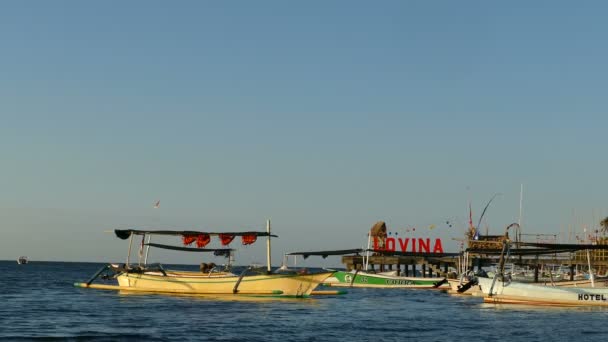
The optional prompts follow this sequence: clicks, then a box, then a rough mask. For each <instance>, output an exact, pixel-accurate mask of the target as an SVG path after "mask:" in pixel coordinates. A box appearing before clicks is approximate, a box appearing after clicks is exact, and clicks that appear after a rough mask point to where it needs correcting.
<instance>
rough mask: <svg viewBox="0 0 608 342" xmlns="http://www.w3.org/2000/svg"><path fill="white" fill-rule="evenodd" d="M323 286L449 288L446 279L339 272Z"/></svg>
mask: <svg viewBox="0 0 608 342" xmlns="http://www.w3.org/2000/svg"><path fill="white" fill-rule="evenodd" d="M323 285H325V286H334V287H377V288H449V287H450V285H449V283H448V282H447V281H446V279H445V278H420V277H401V276H397V275H395V272H385V273H370V272H366V271H350V272H347V271H337V272H336V273H334V274H333V275H332V276H331V277H329V278H327V279H326V280H325V281H324V282H323Z"/></svg>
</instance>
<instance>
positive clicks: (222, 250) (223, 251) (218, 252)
mask: <svg viewBox="0 0 608 342" xmlns="http://www.w3.org/2000/svg"><path fill="white" fill-rule="evenodd" d="M144 246H150V247H156V248H163V249H171V250H174V251H184V252H199V253H200V252H203V253H205V252H207V253H213V254H215V255H226V254H229V253H230V252H232V251H234V249H232V248H191V247H181V246H171V245H163V244H160V243H151V242H150V243H144Z"/></svg>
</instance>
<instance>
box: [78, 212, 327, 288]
mask: <svg viewBox="0 0 608 342" xmlns="http://www.w3.org/2000/svg"><path fill="white" fill-rule="evenodd" d="M115 234H116V236H117V237H119V238H121V239H129V240H130V241H129V252H128V255H127V262H126V263H125V264H124V265H117V264H110V265H106V266H104V267H103V268H102V269H100V270H99V271H98V272H97V273H96V274H95V275H94V276H93V277H92V278H91V279H89V280H88V281H87V282H85V283H75V284H74V286H77V287H83V288H94V289H109V290H121V291H132V292H151V293H171V294H190V295H193V294H194V295H199V294H200V295H205V294H213V295H218V294H222V295H223V294H229V295H253V296H274V297H307V296H309V295H311V293H313V290H314V289H315V288H316V287H317V286H318V285H319V284H321V283H323V281H325V279H327V278H328V277H330V276H331V275H332V273H333V272H322V273H314V274H309V273H307V272H295V271H280V270H277V272H272V270H271V264H270V262H271V259H270V238H271V237H277V236H276V235H272V234H270V221H268V223H267V229H266V232H252V231H249V232H233V233H209V232H200V231H170V230H156V231H153V230H135V229H127V230H120V229H117V230H115ZM136 235H141V236H142V246H146V253H145V258H144V260H143V266H142V260H141V254H140V263H139V264H138V265H131V264H130V262H129V261H130V260H129V259H130V255H131V246H132V244H133V237H134V236H136ZM153 235H165V236H167V235H173V236H182V237H183V239H184V243H185V244H187V242H188V241H189V242H190V243H192V242H194V241H196V242H197V246H199V248H190V247H181V246H171V245H162V244H157V243H151V242H150V238H151V236H153ZM212 236H218V237H219V238H220V239H221V240H222V244H224V245H226V244H227V243H229V242H230V241H232V239H234V237H236V236H240V237H242V239H243V244H250V243H253V242H255V241H256V239H257V237H260V236H265V237H267V242H266V246H267V248H266V249H267V267H266V268H265V269H263V270H261V269H259V268H258V269H256V268H254V267H247V268H245V269H244V270H243V271H242V272H240V274H235V273H232V272H230V271H229V270H223V271H216V270H215V268H212V269H201V271H200V272H196V271H172V270H165V269H164V268H163V267H162V266H161V265H160V264H154V265H147V264H146V262H147V258H148V251H149V248H150V247H156V248H165V249H172V250H179V251H188V252H213V253H214V254H215V255H224V256H229V255H230V253H231V252H232V251H233V250H232V249H228V248H224V249H208V248H202V247H204V246H205V245H206V244H207V243H208V242H209V239H210V237H212ZM146 239H147V242H146V243H144V241H146ZM226 241H227V243H226ZM100 276H101V277H102V278H103V279H116V280H117V282H118V285H109V284H98V283H93V281H95V280H96V279H97V278H98V277H100Z"/></svg>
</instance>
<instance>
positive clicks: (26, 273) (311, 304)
mask: <svg viewBox="0 0 608 342" xmlns="http://www.w3.org/2000/svg"><path fill="white" fill-rule="evenodd" d="M101 266H103V264H95V263H62V262H36V261H31V262H30V263H29V264H26V265H18V264H17V262H16V261H0V274H1V278H0V279H1V280H0V289H1V291H0V340H9V341H10V340H43V341H53V340H57V341H64V340H68V341H69V340H74V341H123V340H124V341H281V342H282V341H468V340H475V341H494V340H507V339H508V340H510V341H576V340H582V341H591V340H595V341H605V340H606V334H607V333H608V325H607V324H606V322H607V321H608V309H604V308H594V309H587V308H539V307H529V306H514V305H510V306H505V305H493V304H483V303H482V302H481V299H480V298H474V297H457V296H452V295H449V294H447V293H445V292H442V291H438V290H413V289H346V290H347V291H348V293H347V294H345V295H338V296H320V297H318V298H311V299H290V300H276V299H266V300H263V299H255V298H241V297H236V298H234V297H231V296H227V297H221V296H220V297H217V296H216V297H200V296H171V295H158V294H123V293H119V292H116V291H108V290H94V289H82V288H75V287H73V283H74V282H83V281H86V280H87V279H88V278H89V277H90V276H91V275H93V274H94V273H95V272H96V271H97V270H98V269H99V268H100V267H101Z"/></svg>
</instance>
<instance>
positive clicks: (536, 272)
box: [534, 264, 540, 283]
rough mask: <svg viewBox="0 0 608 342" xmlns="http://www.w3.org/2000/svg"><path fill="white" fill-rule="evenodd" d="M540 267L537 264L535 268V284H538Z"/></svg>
mask: <svg viewBox="0 0 608 342" xmlns="http://www.w3.org/2000/svg"><path fill="white" fill-rule="evenodd" d="M539 268H540V267H539V265H538V264H536V267H534V282H535V283H538V269H539Z"/></svg>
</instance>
